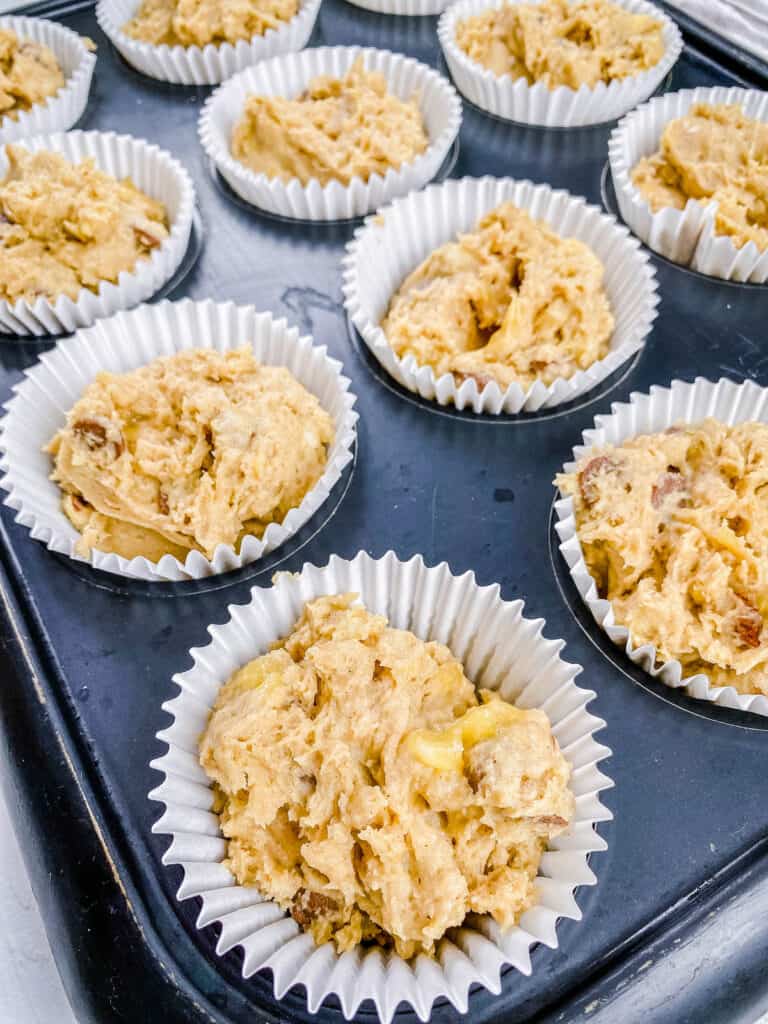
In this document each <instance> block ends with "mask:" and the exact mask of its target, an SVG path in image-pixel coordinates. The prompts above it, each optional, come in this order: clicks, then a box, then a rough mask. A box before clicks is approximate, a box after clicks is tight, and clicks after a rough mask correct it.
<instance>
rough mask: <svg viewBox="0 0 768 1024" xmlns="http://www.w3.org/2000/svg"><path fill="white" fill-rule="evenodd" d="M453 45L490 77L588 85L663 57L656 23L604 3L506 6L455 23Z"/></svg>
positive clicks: (551, 1)
mask: <svg viewBox="0 0 768 1024" xmlns="http://www.w3.org/2000/svg"><path fill="white" fill-rule="evenodd" d="M456 42H457V44H458V45H459V46H460V47H461V49H462V50H464V51H465V53H466V54H467V55H468V56H469V57H471V58H472V60H474V61H477V63H478V64H482V66H483V67H484V68H488V69H489V70H490V71H492V72H493V73H494V74H495V75H499V76H501V75H511V76H512V78H524V79H525V80H526V81H527V82H528V84H529V85H534V84H535V83H536V82H543V83H544V85H546V86H547V88H549V89H556V88H557V87H558V86H560V85H565V86H568V88H570V89H578V88H579V87H580V86H582V85H586V86H589V88H594V86H596V85H597V84H598V82H613V81H615V80H616V79H621V78H628V77H629V76H630V75H637V74H639V73H640V72H641V71H647V70H648V69H649V68H652V67H653V66H654V64H658V62H659V61H660V60H661V58H662V57H663V56H664V39H663V36H662V24H661V22H660V21H658V20H657V19H656V18H650V17H648V15H645V14H632V13H631V12H630V11H627V10H624V8H623V7H619V5H618V4H614V3H610V0H577V2H575V3H570V2H569V0H544V2H543V3H540V4H524V3H523V4H518V3H509V4H505V5H504V6H502V7H499V8H498V9H496V10H487V11H484V12H483V13H482V14H477V15H475V16H474V17H472V18H467V19H465V20H464V21H460V22H459V24H458V25H457V26H456Z"/></svg>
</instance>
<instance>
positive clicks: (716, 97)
mask: <svg viewBox="0 0 768 1024" xmlns="http://www.w3.org/2000/svg"><path fill="white" fill-rule="evenodd" d="M694 103H709V104H714V103H735V104H738V105H739V106H740V107H741V108H742V110H743V111H744V113H745V114H746V115H747V116H748V117H751V118H754V119H755V120H758V121H768V92H758V91H757V90H754V89H737V88H725V87H724V86H717V87H716V88H711V89H709V88H703V87H700V88H698V89H683V90H681V91H680V92H671V93H666V94H665V95H663V96H657V97H655V98H654V99H652V100H651V101H650V102H649V103H646V104H644V105H643V106H641V107H639V108H638V109H637V110H633V111H632V112H631V113H630V114H628V115H627V116H626V117H625V118H622V120H621V121H620V122H619V124H618V125H617V126H616V127H615V128H614V130H613V132H612V134H611V138H610V142H609V145H608V154H609V159H610V164H611V177H612V178H613V186H614V189H615V191H616V200H617V202H618V205H619V210H620V212H621V216H622V217H623V219H624V221H625V222H626V223H627V224H628V225H629V227H630V228H631V229H632V231H633V232H634V233H635V234H636V235H637V236H638V238H641V239H642V240H643V241H644V242H645V244H646V245H648V246H649V247H650V248H651V249H653V250H654V251H655V252H658V253H660V254H661V255H662V256H666V258H667V259H669V260H673V261H674V262H675V263H682V264H684V265H687V266H690V267H692V268H693V269H694V270H698V271H699V272H700V273H702V274H709V275H710V276H711V277H720V278H723V279H725V280H728V281H750V282H753V283H756V284H760V283H764V282H765V281H768V250H766V251H765V252H761V251H760V250H759V249H758V247H757V246H756V245H755V243H754V242H749V243H748V244H747V245H743V246H741V247H737V246H736V245H735V244H734V242H733V239H731V238H730V237H729V236H727V235H716V234H715V232H714V214H715V210H716V205H717V204H716V203H701V202H699V201H698V200H696V199H689V200H688V202H687V204H686V206H685V209H683V210H676V209H674V208H673V207H667V208H665V209H663V210H659V212H658V213H653V212H652V210H651V207H650V206H649V204H648V202H647V201H646V200H645V199H644V197H643V195H642V193H641V192H640V191H639V190H638V189H637V188H635V186H634V185H633V184H632V180H631V174H632V171H633V170H634V168H635V165H636V164H637V163H638V161H639V160H641V159H642V157H645V156H650V155H651V154H652V153H655V152H656V151H657V150H658V148H659V144H660V142H661V135H662V133H663V131H664V128H665V127H666V125H667V124H668V123H669V122H670V121H672V120H674V119H675V118H677V117H683V116H684V115H685V114H687V113H688V111H689V110H690V108H691V107H692V106H693V104H694Z"/></svg>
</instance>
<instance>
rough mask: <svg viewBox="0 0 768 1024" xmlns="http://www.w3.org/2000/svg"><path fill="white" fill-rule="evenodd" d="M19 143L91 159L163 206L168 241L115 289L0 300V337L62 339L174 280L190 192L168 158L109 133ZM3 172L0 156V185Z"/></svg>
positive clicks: (185, 238)
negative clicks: (51, 298)
mask: <svg viewBox="0 0 768 1024" xmlns="http://www.w3.org/2000/svg"><path fill="white" fill-rule="evenodd" d="M18 144H19V145H20V146H24V147H25V148H26V149H28V150H31V151H32V152H34V153H36V152H39V151H40V150H55V151H56V152H57V153H61V154H62V156H64V157H66V159H67V160H70V161H71V162H73V163H77V162H79V161H80V160H84V159H85V158H86V157H93V159H94V161H95V163H96V166H97V167H98V168H100V170H102V171H105V172H106V173H107V174H111V175H113V176H114V177H116V178H124V177H130V178H131V179H132V180H133V183H134V185H136V186H137V187H138V188H140V189H141V190H142V191H143V192H146V194H147V195H149V196H151V197H152V198H153V199H159V200H160V202H161V203H163V204H164V206H165V207H166V210H167V211H168V219H169V237H168V238H166V239H165V240H164V241H163V242H162V244H161V245H159V246H157V248H156V249H153V250H152V252H151V253H150V254H149V258H148V259H140V260H137V261H136V264H135V265H134V267H133V268H132V269H131V270H123V271H121V273H120V275H119V277H118V280H117V283H116V284H112V283H111V282H110V281H102V282H101V283H100V284H99V290H98V291H97V292H92V291H91V290H90V289H88V288H82V289H81V290H80V293H79V294H78V296H77V299H75V300H73V299H70V298H69V296H67V295H60V296H59V298H58V299H57V300H56V301H55V302H50V301H49V300H48V299H46V298H44V297H40V298H38V299H36V300H35V301H34V302H29V301H28V300H27V299H19V300H18V302H15V303H10V302H7V301H6V300H3V299H0V335H1V334H15V335H29V334H32V335H43V334H64V333H67V332H70V331H74V330H76V329H77V328H78V327H87V326H88V325H89V324H92V323H93V322H94V321H95V320H97V319H99V318H101V317H106V316H110V315H111V314H112V313H116V312H117V311H118V310H120V309H128V308H130V307H131V306H135V305H137V304H138V303H139V302H143V301H144V300H145V299H148V298H150V296H152V295H154V293H155V292H157V291H158V290H159V289H160V288H162V286H163V285H164V284H165V283H166V282H167V281H168V280H170V278H171V277H173V275H174V273H175V272H176V270H177V269H178V267H179V264H180V263H181V261H182V259H183V258H184V253H185V252H186V250H187V245H188V244H189V235H190V231H191V229H192V215H193V212H194V207H195V190H194V186H193V185H192V179H191V178H190V176H189V174H187V172H186V170H185V169H184V168H183V167H182V165H181V164H180V163H179V162H178V160H176V159H174V157H172V156H171V154H170V153H168V152H166V150H164V149H160V148H159V147H158V146H155V145H151V144H150V143H148V142H145V141H144V140H143V139H135V138H133V137H132V136H131V135H115V133H114V132H81V131H74V132H59V133H56V134H53V135H36V136H35V137H34V138H31V139H20V140H19V142H18ZM7 169H8V159H7V157H6V156H5V154H4V153H3V152H0V181H1V180H2V179H3V178H4V177H5V175H6V173H7Z"/></svg>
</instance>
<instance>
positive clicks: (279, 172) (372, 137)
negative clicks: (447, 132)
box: [232, 57, 429, 185]
mask: <svg viewBox="0 0 768 1024" xmlns="http://www.w3.org/2000/svg"><path fill="white" fill-rule="evenodd" d="M428 145H429V137H428V135H427V131H426V128H425V126H424V122H423V120H422V117H421V111H420V110H419V104H418V100H417V98H416V97H415V96H413V97H411V99H409V100H401V99H399V98H398V97H397V96H394V95H392V93H390V92H388V91H387V82H386V79H385V78H384V76H383V75H382V74H380V73H379V72H378V71H366V70H365V68H364V67H363V61H362V58H361V57H359V58H358V59H357V60H356V61H355V62H354V64H353V65H352V67H351V68H350V69H349V71H348V72H347V73H346V75H345V76H344V77H343V78H331V77H329V76H327V75H320V76H318V77H317V78H315V79H313V81H311V82H310V83H309V86H308V87H307V90H306V92H304V93H303V94H302V95H301V96H299V97H298V98H297V99H285V98H284V97H282V96H250V97H249V98H248V100H247V101H246V104H245V111H244V114H243V116H242V118H241V119H240V121H238V123H237V124H236V125H235V128H234V131H233V133H232V154H233V155H234V156H235V157H236V158H237V159H238V160H239V161H240V162H241V163H243V164H245V165H246V167H249V168H250V169H251V170H252V171H256V172H257V173H262V174H266V176H267V177H268V178H279V179H281V180H282V181H290V180H291V179H292V178H298V180H299V181H300V182H301V183H302V185H306V184H308V182H310V181H312V180H316V181H319V182H320V184H321V185H327V184H328V182H330V181H340V182H341V183H342V184H343V185H348V184H349V183H350V181H351V180H352V179H353V178H362V179H363V180H364V181H367V180H368V178H370V177H371V175H372V174H379V175H381V176H382V177H383V176H384V175H385V174H386V173H387V171H388V170H390V168H398V167H400V166H401V165H402V164H404V163H408V162H409V161H410V160H413V159H414V158H415V157H417V156H418V155H419V154H420V153H423V152H424V150H425V149H426V148H427V146H428Z"/></svg>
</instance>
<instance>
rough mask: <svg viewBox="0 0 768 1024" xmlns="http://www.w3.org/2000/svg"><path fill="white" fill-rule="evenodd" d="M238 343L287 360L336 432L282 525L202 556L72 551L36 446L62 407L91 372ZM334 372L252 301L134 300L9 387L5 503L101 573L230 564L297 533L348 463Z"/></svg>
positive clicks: (47, 465) (321, 352)
mask: <svg viewBox="0 0 768 1024" xmlns="http://www.w3.org/2000/svg"><path fill="white" fill-rule="evenodd" d="M244 345H250V346H252V348H253V353H254V356H255V357H256V359H257V360H259V362H262V363H266V364H268V365H271V366H286V367H287V368H288V369H289V370H290V371H291V373H292V374H293V375H294V377H296V379H297V380H298V381H300V383H301V384H303V385H304V387H305V388H307V390H308V391H310V392H312V394H314V395H315V396H316V397H317V398H318V400H319V401H320V404H321V405H322V406H323V408H324V409H325V410H326V411H327V412H328V413H329V414H330V415H331V417H332V418H333V422H334V430H335V435H334V439H333V443H332V445H331V447H330V449H329V452H328V461H327V464H326V468H325V471H324V473H323V475H322V477H321V478H320V480H319V481H318V482H317V483H316V484H315V486H314V487H313V488H312V489H311V490H310V491H308V492H307V494H306V495H305V496H304V499H303V500H302V502H301V504H300V505H299V506H298V507H297V508H293V509H291V511H290V512H289V513H288V515H287V516H286V517H285V519H284V520H283V521H282V523H271V524H270V525H269V526H268V527H267V529H266V531H265V532H264V534H263V536H262V537H261V538H258V537H255V536H252V535H251V536H247V537H245V538H244V539H243V541H242V543H241V545H240V550H239V552H236V551H235V550H234V548H233V547H231V546H230V545H226V544H220V545H219V546H218V547H217V548H216V551H215V552H214V556H213V558H212V559H211V560H210V561H209V560H208V559H207V558H206V557H205V556H204V555H203V554H202V553H201V552H199V551H190V553H189V555H188V556H187V558H186V560H185V561H184V562H183V563H182V562H180V561H179V560H178V559H176V558H175V557H173V556H172V555H170V554H169V555H164V556H163V558H161V559H160V561H159V562H152V561H150V560H149V559H147V558H143V557H137V558H132V559H127V558H123V557H122V556H121V555H116V554H113V553H107V552H103V551H95V550H94V551H92V552H91V554H90V558H87V559H86V558H83V557H82V556H81V555H79V554H77V553H76V551H75V545H76V544H77V541H78V540H79V537H80V534H79V533H78V531H77V530H76V529H75V527H74V526H73V525H72V524H71V523H70V522H69V520H68V519H67V517H66V516H65V515H64V513H63V512H62V511H61V491H60V490H59V487H58V485H57V484H55V483H53V482H52V481H51V480H49V474H50V472H51V470H52V468H53V464H52V461H51V457H50V456H49V455H47V454H46V453H44V452H43V451H42V450H41V449H42V447H43V445H45V444H46V443H47V442H48V441H49V440H50V439H51V438H52V437H53V435H54V434H55V433H56V431H57V430H58V429H59V428H60V427H61V426H63V425H64V422H65V418H66V414H67V412H68V411H69V409H71V408H72V406H73V405H74V404H75V402H76V401H77V400H78V399H79V398H80V397H81V395H82V393H83V391H84V390H85V388H86V387H87V385H88V384H90V383H91V381H92V380H93V378H94V377H95V376H96V374H97V373H98V372H99V371H100V370H109V371H111V372H113V373H124V372H126V371H129V370H133V369H136V368H137V367H139V366H143V365H145V364H146V363H149V362H151V361H152V360H153V359H156V358H158V357H159V356H168V355H172V354H173V353H175V352H180V351H182V350H184V349H192V348H213V349H216V350H217V351H219V352H227V351H230V350H231V349H235V348H240V347H242V346H244ZM341 371H342V367H341V363H339V362H337V361H336V360H335V359H331V358H329V356H328V355H327V352H326V349H325V347H320V346H315V345H313V343H312V339H311V338H310V337H299V332H298V329H297V328H295V327H289V326H288V325H287V323H286V322H285V320H277V319H275V318H274V317H273V316H272V314H271V313H259V312H257V311H256V310H255V309H254V308H253V306H236V305H235V304H234V303H232V302H223V303H216V302H213V301H211V300H210V299H209V300H206V301H204V302H193V301H191V300H189V299H185V300H184V301H182V302H162V303H159V304H158V305H153V306H140V307H139V308H138V309H135V310H132V311H131V312H129V313H119V314H117V315H116V316H114V317H111V318H110V319H108V320H100V321H99V322H98V323H97V324H95V326H93V327H91V328H89V329H87V330H82V331H78V332H77V334H75V335H74V336H73V337H72V338H67V339H66V340H64V341H61V342H59V344H58V345H56V347H55V348H53V349H51V350H50V351H49V352H46V353H44V354H43V355H42V356H41V357H40V362H39V363H37V364H36V365H35V366H33V367H32V368H31V369H30V370H27V371H26V373H25V378H24V380H22V381H21V383H20V384H18V385H17V386H16V387H15V388H14V391H15V395H14V397H13V398H12V399H11V400H10V401H9V402H8V403H7V405H6V409H7V412H6V415H5V417H4V418H3V420H2V421H1V422H0V450H2V452H3V456H2V459H1V460H0V471H1V472H2V474H3V475H2V478H0V487H2V488H3V490H5V491H7V492H8V494H7V496H6V497H5V504H6V505H9V506H10V507H11V508H12V509H15V510H16V511H17V513H18V514H17V516H16V521H17V522H20V523H22V525H24V526H27V527H29V529H30V531H31V534H32V536H33V537H35V538H36V539H37V540H41V541H42V542H43V543H44V544H45V545H46V546H47V547H48V548H50V550H52V551H58V552H61V553H62V554H65V555H68V556H69V557H70V558H74V559H76V560H77V561H82V562H89V563H90V565H92V566H93V567H94V568H96V569H103V570H104V571H106V572H111V573H118V574H119V575H122V576H129V577H133V578H138V579H143V580H188V579H200V578H202V577H204V576H211V575H213V574H215V573H221V572H228V571H229V570H231V569H239V568H240V567H241V566H244V565H247V564H248V563H250V562H254V561H256V560H257V559H259V558H261V557H262V556H263V555H265V554H267V553H268V552H270V551H273V550H274V549H275V548H276V547H278V545H280V544H282V543H283V542H284V541H286V540H287V539H288V538H289V537H291V536H293V534H295V533H297V532H298V531H299V530H300V529H301V527H302V526H304V524H305V523H306V522H308V520H309V519H310V517H311V516H312V515H314V513H315V512H316V511H317V510H318V509H319V508H320V506H321V505H322V504H323V502H324V501H325V499H326V498H327V497H328V495H329V494H330V492H331V490H332V488H333V487H334V485H335V484H336V483H337V481H338V480H339V477H340V476H341V473H342V470H343V469H344V467H345V466H346V465H347V463H348V462H349V461H350V460H351V458H352V445H353V443H354V440H355V423H356V421H357V413H356V412H355V411H354V410H353V406H354V403H355V401H356V399H355V396H354V395H353V394H352V393H351V392H350V391H349V380H348V379H347V378H346V377H344V376H342V372H341Z"/></svg>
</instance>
